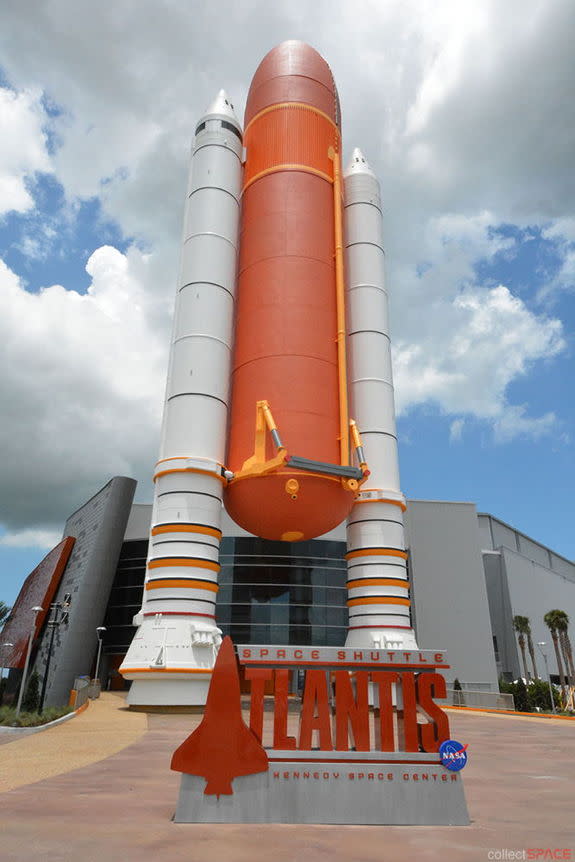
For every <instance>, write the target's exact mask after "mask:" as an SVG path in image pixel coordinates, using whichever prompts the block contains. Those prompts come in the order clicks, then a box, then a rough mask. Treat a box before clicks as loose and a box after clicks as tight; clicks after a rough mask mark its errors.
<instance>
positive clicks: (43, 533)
mask: <svg viewBox="0 0 575 862" xmlns="http://www.w3.org/2000/svg"><path fill="white" fill-rule="evenodd" d="M61 539H62V531H61V530H16V531H15V532H11V533H4V535H3V536H0V546H4V547H5V548H40V549H41V550H50V548H53V547H54V545H57V544H58V542H60V541H61Z"/></svg>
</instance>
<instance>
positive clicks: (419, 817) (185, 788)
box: [175, 761, 469, 826]
mask: <svg viewBox="0 0 575 862" xmlns="http://www.w3.org/2000/svg"><path fill="white" fill-rule="evenodd" d="M205 786H206V781H205V780H204V779H203V778H200V777H198V776H195V775H182V780H181V784H180V794H179V799H178V806H177V809H176V816H175V821H176V823H333V824H335V823H338V824H353V825H401V826H425V825H444V826H448V825H453V826H466V825H468V823H469V815H468V813H467V804H466V802H465V794H464V790H463V782H462V780H461V775H460V774H459V773H456V772H449V771H448V770H446V769H445V768H444V767H443V766H441V764H439V763H429V764H427V763H423V764H406V763H373V762H359V763H338V762H333V761H332V762H319V761H312V762H306V763H302V762H301V761H299V762H297V761H294V762H281V763H274V762H273V761H270V765H269V770H268V772H260V773H258V774H256V775H246V776H241V777H239V778H235V779H234V781H233V785H232V786H233V794H232V795H229V796H223V795H222V796H220V797H219V799H218V798H217V797H216V796H211V795H210V796H207V795H205V794H204V789H205Z"/></svg>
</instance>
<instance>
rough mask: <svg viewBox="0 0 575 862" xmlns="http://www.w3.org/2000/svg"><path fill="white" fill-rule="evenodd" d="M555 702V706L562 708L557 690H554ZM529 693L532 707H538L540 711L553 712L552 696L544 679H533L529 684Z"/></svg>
mask: <svg viewBox="0 0 575 862" xmlns="http://www.w3.org/2000/svg"><path fill="white" fill-rule="evenodd" d="M552 689H553V700H554V701H555V706H556V707H557V708H560V706H561V699H560V695H559V692H558V691H557V689H556V688H553V687H552ZM527 692H528V694H529V700H530V701H531V705H532V706H533V707H538V708H539V709H543V710H547V711H548V712H551V696H550V694H549V684H548V683H547V682H546V681H545V680H543V679H533V680H531V682H530V683H529V686H528V688H527Z"/></svg>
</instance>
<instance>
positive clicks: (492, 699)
mask: <svg viewBox="0 0 575 862" xmlns="http://www.w3.org/2000/svg"><path fill="white" fill-rule="evenodd" d="M444 703H445V704H446V706H471V707H474V706H476V707H478V708H479V709H509V710H514V709H515V700H514V699H513V695H512V694H501V692H498V691H470V690H469V689H465V691H458V690H456V689H454V688H448V689H447V698H446V700H445V701H444Z"/></svg>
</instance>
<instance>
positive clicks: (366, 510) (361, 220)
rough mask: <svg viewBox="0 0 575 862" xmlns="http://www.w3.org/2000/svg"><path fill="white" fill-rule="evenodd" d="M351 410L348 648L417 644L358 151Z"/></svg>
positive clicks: (378, 289) (381, 299)
mask: <svg viewBox="0 0 575 862" xmlns="http://www.w3.org/2000/svg"><path fill="white" fill-rule="evenodd" d="M344 211H345V234H346V238H345V247H346V264H347V280H346V282H347V284H346V286H347V311H348V339H349V354H348V355H349V359H348V363H349V365H348V367H349V386H350V398H351V415H352V416H353V417H354V419H355V421H356V423H357V426H358V429H359V431H360V434H361V438H362V441H363V447H364V452H365V460H366V461H367V463H368V465H369V470H370V476H369V479H368V481H367V482H366V484H365V485H364V486H362V488H361V491H360V493H359V495H358V497H357V499H356V502H355V504H354V506H353V508H352V510H351V513H350V515H349V518H348V522H347V554H346V558H347V567H348V582H347V586H348V606H349V631H348V635H347V640H346V646H351V647H355V646H358V647H382V648H383V647H387V646H390V647H396V648H402V647H403V648H405V649H417V644H416V641H415V635H414V632H413V628H412V626H411V617H410V599H409V583H408V575H407V553H406V550H405V539H404V532H403V512H404V511H405V497H404V496H403V494H402V493H401V490H400V485H399V466H398V457H397V436H396V428H395V406H394V397H393V380H392V371H391V348H390V340H389V323H388V301H387V291H386V289H385V283H384V251H383V225H382V211H381V197H380V190H379V182H378V180H377V177H376V176H375V174H374V173H373V171H372V170H371V168H370V166H369V164H368V163H367V162H366V160H365V158H364V156H363V155H362V153H361V151H360V150H359V149H356V150H354V152H353V155H352V159H351V163H350V165H349V167H348V169H347V171H346V172H345V175H344Z"/></svg>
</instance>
